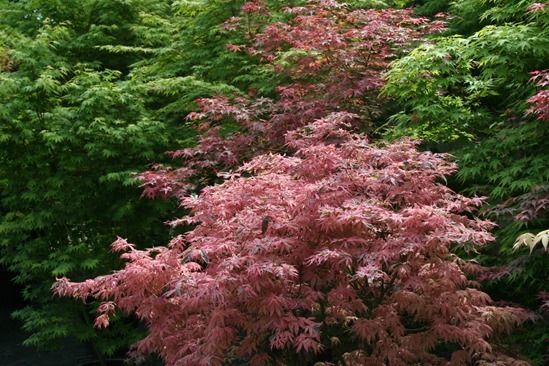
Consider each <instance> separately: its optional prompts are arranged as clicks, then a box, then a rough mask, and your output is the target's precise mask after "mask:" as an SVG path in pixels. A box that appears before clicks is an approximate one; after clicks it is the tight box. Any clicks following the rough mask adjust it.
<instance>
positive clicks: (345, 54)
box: [141, 1, 444, 197]
mask: <svg viewBox="0 0 549 366" xmlns="http://www.w3.org/2000/svg"><path fill="white" fill-rule="evenodd" d="M266 9H267V8H266V7H265V6H264V5H263V4H262V3H261V2H260V1H251V2H247V3H246V4H245V5H244V10H243V11H244V13H245V16H243V17H242V18H236V17H233V18H231V19H230V20H229V21H228V22H227V23H226V24H225V26H224V29H230V30H233V31H234V30H238V31H242V32H245V33H249V32H250V21H251V20H250V16H251V15H252V14H256V13H257V12H258V11H259V12H261V14H262V15H263V14H264V13H265V12H266V11H267V10H266ZM286 11H287V12H288V13H290V14H292V15H293V16H294V17H293V18H291V19H290V20H289V22H287V23H282V22H275V23H271V24H268V25H267V26H266V27H264V28H263V29H262V30H261V31H260V32H259V31H257V32H256V31H253V32H252V33H251V34H250V40H249V44H245V45H228V46H227V47H228V49H230V50H232V51H234V52H241V51H242V50H246V51H247V52H249V53H251V54H253V55H257V56H259V57H260V58H261V59H262V60H263V61H264V62H265V63H268V64H270V65H271V66H272V67H273V68H274V70H275V71H276V72H277V73H279V74H280V75H283V76H284V77H285V78H286V80H287V83H285V84H284V85H280V86H279V87H278V88H277V94H278V97H277V98H276V99H275V100H269V99H265V98H250V100H247V99H244V98H237V99H236V100H229V99H228V98H226V97H220V96H217V97H213V98H205V99H200V100H198V107H199V109H200V111H199V112H194V113H191V114H190V115H189V116H188V118H189V119H190V120H196V121H197V123H198V124H199V127H198V128H199V129H200V130H202V131H207V133H205V134H204V135H202V136H201V138H200V141H199V143H198V145H197V146H196V147H194V148H190V149H185V150H182V151H176V152H174V153H173V154H172V155H173V156H174V157H178V158H182V159H183V160H184V165H185V168H182V169H170V168H166V167H162V166H156V167H155V169H153V170H152V171H149V172H145V173H143V174H142V175H141V178H142V180H143V181H144V182H145V192H144V194H145V195H146V196H163V197H166V196H179V195H180V194H181V192H182V189H183V188H185V189H187V190H189V189H192V188H194V186H193V185H190V184H189V179H191V178H193V177H195V176H196V175H197V174H198V173H200V174H202V175H203V176H204V172H208V173H211V174H212V175H215V174H217V173H218V172H219V171H224V170H227V169H233V168H235V167H237V166H238V165H239V164H240V163H242V162H244V161H246V160H248V159H249V158H251V157H253V156H256V155H257V154H258V153H261V152H265V151H271V150H280V149H282V148H283V144H284V136H285V133H286V132H287V131H291V130H294V129H296V128H299V127H302V126H305V125H307V124H309V123H311V122H313V121H315V120H317V119H319V118H322V117H324V116H326V115H327V114H329V113H331V112H337V111H342V110H345V111H350V112H353V113H357V114H360V115H361V116H366V117H367V118H366V119H364V118H362V119H361V120H360V123H361V124H362V127H365V128H367V127H368V126H370V125H371V123H372V121H373V119H375V118H376V117H377V116H378V115H379V113H380V108H381V104H382V101H381V100H380V99H379V97H378V91H379V88H380V87H381V86H383V83H384V79H383V73H384V72H385V70H386V69H387V66H388V64H389V62H390V61H391V60H393V59H394V58H395V56H396V52H397V51H396V50H400V52H402V50H403V49H406V47H408V45H411V44H412V42H414V41H415V40H418V39H419V38H421V37H422V36H424V35H425V34H428V33H433V32H437V31H440V30H441V29H442V28H443V27H444V23H443V22H442V21H441V20H435V21H429V20H428V19H427V18H422V17H415V16H413V13H412V10H410V9H407V10H398V9H384V10H353V11H351V10H349V9H348V8H347V7H346V6H343V5H341V4H339V3H338V2H336V1H310V2H308V4H307V5H306V6H303V7H294V8H288V9H286ZM255 28H257V29H259V28H260V27H254V29H255ZM224 119H231V120H232V121H234V122H236V123H237V124H238V125H239V126H240V127H241V130H242V131H243V132H236V133H233V134H232V135H230V136H228V137H222V136H221V135H220V133H219V129H218V128H217V125H218V124H219V123H220V121H222V120H224ZM357 121H358V120H357ZM163 177H166V178H167V179H163ZM170 182H173V183H174V184H175V186H171V185H170ZM181 182H184V183H181ZM199 185H200V184H199Z"/></svg>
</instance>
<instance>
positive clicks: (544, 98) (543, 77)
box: [528, 70, 549, 121]
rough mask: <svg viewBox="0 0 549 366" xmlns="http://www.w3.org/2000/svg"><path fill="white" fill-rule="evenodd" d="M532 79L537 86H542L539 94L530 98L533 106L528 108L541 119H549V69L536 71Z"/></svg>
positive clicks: (529, 111) (529, 100) (529, 101)
mask: <svg viewBox="0 0 549 366" xmlns="http://www.w3.org/2000/svg"><path fill="white" fill-rule="evenodd" d="M531 75H532V78H531V79H530V80H531V81H532V82H533V83H535V84H536V85H537V86H539V87H540V88H542V90H540V91H538V92H537V94H535V95H534V96H532V97H531V98H530V99H528V103H530V104H531V105H532V107H531V108H530V109H529V110H528V113H531V114H533V115H535V116H536V117H537V119H539V120H540V121H549V89H547V88H548V87H549V70H541V71H534V72H532V73H531Z"/></svg>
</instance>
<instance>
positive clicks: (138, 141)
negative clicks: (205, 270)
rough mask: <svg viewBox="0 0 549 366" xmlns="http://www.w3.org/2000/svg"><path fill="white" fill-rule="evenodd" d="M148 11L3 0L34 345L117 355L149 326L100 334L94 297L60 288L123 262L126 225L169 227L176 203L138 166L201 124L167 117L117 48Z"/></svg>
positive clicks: (122, 4)
mask: <svg viewBox="0 0 549 366" xmlns="http://www.w3.org/2000/svg"><path fill="white" fill-rule="evenodd" d="M139 5H140V6H141V5H142V6H145V5H146V2H140V3H139ZM138 10H139V7H137V2H129V1H82V2H74V7H71V6H67V4H66V3H65V2H56V1H20V2H16V3H12V2H7V1H6V2H2V3H0V13H1V14H2V16H1V17H0V19H1V20H0V45H2V48H1V50H2V52H1V53H0V54H1V55H2V57H5V58H8V61H6V62H5V64H6V65H9V67H2V68H1V69H0V71H1V72H0V99H1V100H2V104H1V105H0V253H1V258H0V262H1V264H2V265H3V266H5V267H6V268H8V269H9V270H10V271H12V272H13V273H14V274H15V276H16V277H15V278H16V281H17V282H19V283H20V284H21V285H22V286H24V298H25V299H26V300H27V302H28V304H29V306H28V307H26V308H25V309H22V310H20V311H18V312H16V316H17V317H18V318H20V319H22V320H23V321H24V327H25V329H26V330H28V331H29V332H30V337H29V338H28V340H27V342H26V344H29V345H33V346H37V347H43V348H49V347H55V346H58V345H60V342H61V341H62V339H63V338H64V337H66V336H75V337H78V338H79V339H81V340H83V341H93V343H94V344H95V346H96V349H97V351H98V352H99V353H112V352H114V351H115V350H116V349H118V348H120V347H125V346H127V345H128V344H130V343H132V342H134V341H135V339H136V337H137V336H138V335H139V334H140V333H139V331H138V330H137V328H136V327H135V326H131V325H130V324H131V323H129V322H128V321H127V320H125V321H124V320H121V321H119V322H117V323H118V325H115V326H114V327H113V328H112V329H110V330H108V331H101V332H100V333H98V332H96V331H95V330H93V329H92V327H91V323H90V320H89V319H93V313H94V312H95V305H94V304H87V305H83V304H77V303H69V302H67V301H66V300H60V299H57V298H53V297H52V295H51V292H50V286H51V284H52V283H53V282H54V281H55V278H56V277H59V276H64V275H68V274H71V275H72V276H76V277H78V278H82V279H83V278H87V277H89V276H93V275H97V274H99V273H104V272H105V271H110V270H113V269H116V268H117V267H118V266H119V262H118V261H117V260H116V259H115V258H113V257H112V256H111V254H110V250H109V243H111V242H112V241H113V240H114V239H115V238H116V235H130V234H131V235H132V236H133V237H135V238H136V239H137V240H138V242H139V243H147V244H148V243H149V242H150V241H152V242H159V241H162V240H164V239H165V237H166V236H167V229H166V228H165V226H164V224H163V221H164V220H166V219H168V217H166V215H169V212H170V211H173V204H172V203H169V202H152V201H147V200H142V199H140V188H139V183H138V182H137V180H136V179H135V177H134V175H133V173H136V172H140V171H142V170H144V169H145V168H146V167H147V165H148V164H149V163H150V162H152V161H162V160H163V159H164V151H166V150H169V149H170V148H171V147H173V146H179V145H180V144H181V143H182V142H183V140H184V139H185V138H186V137H187V136H188V134H189V133H188V132H187V131H186V130H185V128H184V127H182V126H180V127H176V126H168V125H167V124H166V123H165V122H163V121H160V120H158V119H157V118H156V116H154V114H152V113H151V112H150V111H148V110H147V108H146V101H145V96H144V95H143V92H142V89H143V88H142V87H138V85H136V84H135V83H134V82H132V81H131V80H128V79H127V78H126V77H125V73H126V72H127V70H128V67H129V65H130V63H131V62H132V60H137V59H139V56H138V55H136V56H135V57H133V58H131V57H130V58H128V57H127V56H126V55H118V54H116V53H112V51H111V50H110V49H109V48H108V47H107V45H113V46H112V47H113V48H115V47H119V46H121V45H124V46H126V45H130V44H131V42H132V41H133V40H135V39H137V38H136V36H135V35H132V32H131V31H130V29H131V27H130V25H129V24H128V23H129V22H131V21H133V20H136V19H137V17H136V14H137V12H138ZM20 19H23V20H22V21H19V20H20ZM3 64H4V63H3ZM89 312H92V315H89V314H88V313H89Z"/></svg>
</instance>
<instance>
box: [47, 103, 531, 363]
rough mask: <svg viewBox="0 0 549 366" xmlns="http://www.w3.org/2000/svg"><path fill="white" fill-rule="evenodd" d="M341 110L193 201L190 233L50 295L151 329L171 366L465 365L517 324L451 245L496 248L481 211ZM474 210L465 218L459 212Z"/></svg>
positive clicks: (123, 248) (409, 145)
mask: <svg viewBox="0 0 549 366" xmlns="http://www.w3.org/2000/svg"><path fill="white" fill-rule="evenodd" d="M355 119H356V116H354V115H352V114H349V113H343V112H340V113H334V114H330V115H328V116H327V117H325V118H322V119H319V120H316V121H315V122H314V123H311V124H309V125H307V126H305V127H303V128H300V129H297V130H294V131H290V132H287V133H286V144H287V147H288V150H289V151H291V152H292V153H293V154H292V155H289V156H285V155H281V154H264V155H260V156H257V157H256V158H254V159H252V160H251V161H250V162H248V163H246V164H244V165H243V166H242V167H241V168H239V169H238V170H236V171H235V172H234V173H233V174H232V176H231V177H230V178H228V179H227V180H226V181H225V182H224V183H222V184H219V185H215V186H211V187H208V188H206V189H204V190H203V192H202V194H201V195H200V196H191V197H187V198H182V202H183V204H184V205H185V206H186V207H187V208H189V209H190V211H191V214H190V215H189V216H187V217H184V218H182V219H181V220H178V222H177V223H185V224H192V225H194V229H193V230H191V231H189V232H188V233H187V234H185V235H182V236H178V237H176V238H174V239H173V240H172V241H171V242H170V243H169V245H168V246H167V247H157V248H151V249H147V250H137V249H135V248H134V246H133V245H131V244H129V243H127V242H126V241H125V240H124V239H119V240H117V241H116V242H115V243H114V244H113V250H115V251H118V252H122V253H123V254H122V258H124V259H125V260H126V261H127V264H126V266H125V268H124V269H122V270H120V271H117V272H114V273H112V274H110V275H106V276H102V277H98V278H96V279H93V280H87V281H85V282H82V283H71V282H69V280H67V279H62V280H60V281H58V283H57V284H56V286H55V291H56V292H57V293H58V294H60V295H63V296H72V297H76V298H80V299H83V300H86V299H88V298H89V297H93V298H96V299H99V300H102V301H105V303H104V304H103V305H102V306H101V307H100V309H99V311H100V315H99V317H98V319H97V325H98V326H106V325H108V318H109V314H111V313H112V312H113V311H114V310H115V308H119V309H122V310H125V311H128V312H132V313H135V314H136V315H137V316H138V317H139V318H140V319H142V320H143V321H144V322H145V324H146V325H147V326H148V328H149V334H148V336H147V337H146V338H145V339H143V340H142V341H141V342H139V343H138V344H137V345H136V351H137V352H138V353H147V352H156V353H158V354H160V355H161V356H162V358H163V359H164V361H165V362H166V364H167V365H181V366H183V365H189V366H191V365H192V366H197V365H223V364H228V363H230V362H237V363H238V362H240V363H245V364H249V365H258V366H259V365H269V364H281V363H282V364H296V365H298V364H299V365H305V364H311V365H312V364H314V363H315V362H326V364H336V363H337V364H340V365H376V366H378V365H388V366H396V365H399V366H400V365H402V366H404V365H413V364H421V365H447V364H448V363H449V362H450V363H451V364H452V365H465V364H466V362H469V361H470V360H471V359H474V358H476V357H477V356H478V355H480V354H486V353H488V354H489V353H490V352H491V346H490V344H489V343H488V339H489V337H490V336H491V335H493V334H494V333H496V332H500V331H506V330H509V328H510V327H512V326H513V325H515V324H517V323H519V322H520V321H521V320H522V319H524V317H525V314H524V313H523V312H522V311H520V310H518V309H514V308H502V307H497V306H495V305H494V304H493V303H492V300H491V299H490V298H489V297H488V295H486V294H485V293H483V292H481V291H480V290H479V289H478V288H477V284H476V283H475V282H474V281H472V280H470V278H469V277H468V274H467V271H470V270H471V269H474V268H475V266H474V265H472V264H471V263H468V262H466V261H463V260H461V259H459V258H458V257H456V256H455V255H453V254H452V253H451V252H450V246H452V245H461V246H464V247H471V248H472V247H475V246H478V245H483V244H484V243H486V242H488V241H490V240H492V236H491V235H490V234H489V232H488V229H490V228H491V227H492V224H491V223H490V222H487V221H482V220H479V219H477V218H473V217H472V216H471V211H472V210H473V209H474V208H475V207H476V206H478V205H479V204H480V203H481V200H480V199H478V198H466V197H464V196H461V195H458V194H456V193H454V192H453V191H451V190H450V189H449V188H447V187H446V186H444V185H443V184H440V183H439V182H438V181H439V180H440V178H442V177H443V176H444V175H445V174H449V173H451V172H453V171H454V170H455V166H454V164H452V163H451V162H449V160H448V159H447V157H446V156H444V155H440V154H432V153H429V152H419V151H417V150H416V148H415V143H414V142H411V141H408V140H403V141H400V142H396V143H393V144H390V145H387V146H385V147H379V146H374V145H370V144H369V143H368V141H367V140H366V138H365V137H364V136H363V135H360V134H357V133H352V132H349V130H348V128H349V126H350V125H352V124H353V122H354V120H355ZM464 213H465V215H464Z"/></svg>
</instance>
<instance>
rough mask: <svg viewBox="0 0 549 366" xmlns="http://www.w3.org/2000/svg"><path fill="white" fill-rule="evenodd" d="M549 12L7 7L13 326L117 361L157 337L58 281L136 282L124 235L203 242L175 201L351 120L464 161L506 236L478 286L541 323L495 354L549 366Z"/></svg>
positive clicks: (120, 2)
mask: <svg viewBox="0 0 549 366" xmlns="http://www.w3.org/2000/svg"><path fill="white" fill-rule="evenodd" d="M68 3H70V4H68ZM287 8H291V9H293V10H292V11H287ZM548 8H549V6H548V5H547V4H546V3H543V2H536V1H531V0H520V1H516V0H515V1H513V0H464V1H455V2H452V1H448V0H426V1H421V0H417V1H405V0H401V1H381V0H372V1H369V0H357V1H347V2H335V1H299V0H295V1H275V0H269V1H250V2H245V1H233V0H211V1H200V0H196V1H171V0H160V1H153V0H83V1H70V2H66V1H55V0H21V1H7V0H0V96H1V98H0V145H1V146H0V253H1V256H0V263H1V264H2V266H3V267H4V268H6V269H7V270H9V271H10V273H12V274H13V276H14V280H15V281H16V282H17V283H19V284H20V285H21V286H23V288H24V290H23V294H24V297H25V300H26V303H27V304H28V305H27V306H26V307H25V308H23V309H21V310H19V311H17V312H16V313H15V314H14V316H16V317H18V318H19V319H21V320H22V321H23V323H24V328H25V330H27V331H28V333H29V338H28V340H27V342H26V343H27V344H28V345H29V346H37V347H43V348H44V347H45V348H48V347H55V346H61V345H62V341H63V339H64V338H65V337H67V336H71V337H77V338H78V339H80V340H82V341H84V342H91V343H92V344H93V345H94V348H95V350H96V352H97V354H98V357H100V355H108V354H112V353H114V352H115V351H117V350H125V349H127V347H128V346H129V345H130V344H132V343H134V342H135V341H137V340H138V339H141V338H142V337H143V336H144V335H145V334H146V328H147V326H148V327H149V329H151V323H148V324H145V325H146V326H144V325H143V324H142V323H140V322H139V321H138V320H137V319H136V318H135V317H134V316H132V315H123V314H122V313H112V311H111V310H110V308H108V311H106V310H105V308H102V309H103V310H102V311H103V313H108V314H109V315H110V317H109V318H110V326H109V327H108V328H107V329H101V330H98V329H94V328H93V326H92V324H93V322H94V318H95V316H96V309H97V307H98V306H99V302H97V301H96V300H94V299H92V298H91V297H87V296H86V297H84V298H83V300H84V301H77V300H72V299H69V298H61V297H57V296H53V295H52V294H51V290H50V288H51V286H52V284H53V283H54V282H55V280H56V278H60V277H69V278H70V279H71V280H73V281H83V280H85V279H88V278H93V277H96V276H98V275H102V274H108V273H110V272H112V271H113V270H117V269H120V268H123V267H124V264H123V262H121V261H120V260H119V259H118V258H117V256H116V255H113V254H112V253H111V249H110V247H109V245H108V244H109V243H110V242H112V241H113V239H114V238H116V236H117V235H118V236H121V237H128V238H130V239H131V241H132V242H133V243H135V244H136V247H137V248H144V247H151V246H156V245H164V244H165V243H167V242H169V241H170V239H172V240H173V238H174V237H176V235H177V234H179V233H183V232H187V231H189V230H190V229H192V228H193V227H194V226H193V225H194V224H189V223H187V222H185V223H183V224H182V221H181V220H175V221H172V223H173V225H171V226H170V225H165V224H164V222H165V221H167V220H173V219H174V218H175V217H178V216H181V214H182V213H186V212H187V211H186V210H183V209H181V208H178V203H179V202H178V200H185V199H186V197H187V196H188V195H189V194H199V193H200V192H201V191H202V190H203V189H204V187H207V186H209V185H212V184H216V183H221V182H222V181H223V180H224V179H226V178H227V176H219V175H218V173H220V172H222V171H229V170H234V169H237V168H238V167H239V166H240V165H241V164H242V163H245V162H247V161H249V160H250V159H252V158H254V157H255V156H257V155H260V154H265V153H275V154H282V155H285V156H286V155H289V156H291V155H293V154H296V150H295V149H292V148H289V147H288V145H287V142H288V140H287V138H285V133H286V132H288V131H293V130H295V129H299V128H302V127H303V126H306V125H309V124H310V123H312V122H313V121H316V120H318V119H321V118H324V117H326V116H328V115H330V113H332V112H341V111H348V112H352V113H353V114H355V115H357V116H358V117H357V118H356V119H353V122H350V125H351V126H352V128H354V131H355V132H358V133H367V134H368V135H369V136H370V138H371V139H372V140H373V141H374V143H378V144H380V146H381V145H383V144H385V143H388V141H393V140H395V139H399V138H402V137H412V138H419V139H421V140H422V144H421V146H420V148H421V149H422V150H427V151H428V150H430V151H433V152H437V153H438V152H444V153H451V154H452V155H453V156H454V157H455V161H456V162H457V164H458V165H459V170H458V171H457V172H456V173H455V174H453V175H451V176H449V177H448V180H447V182H446V183H447V185H448V186H449V187H450V188H452V189H453V190H455V191H457V192H459V193H461V194H464V195H466V196H475V195H478V196H484V197H487V198H486V200H485V201H484V205H483V207H482V210H481V212H480V215H481V216H482V218H483V219H490V220H493V221H494V222H495V223H496V224H497V228H496V229H495V231H494V234H495V236H496V240H495V241H494V242H493V243H492V244H490V245H487V246H484V247H482V248H477V249H476V250H475V251H467V250H465V249H466V248H463V247H460V248H457V247H456V248H454V253H455V254H457V255H459V256H461V257H462V258H463V259H473V260H475V261H476V263H479V264H481V265H482V266H484V268H483V269H482V270H480V269H477V270H475V271H473V272H475V277H476V279H477V280H478V281H479V282H482V286H483V290H484V291H486V292H487V293H488V294H489V295H490V296H491V297H492V298H493V299H494V300H496V301H498V303H497V304H498V305H513V306H522V307H524V308H526V309H528V310H529V311H530V318H531V319H533V321H528V322H526V323H524V325H523V326H522V327H521V328H518V329H516V330H515V331H514V332H513V333H512V334H511V335H510V336H505V337H499V338H493V339H492V340H491V342H493V344H494V348H496V349H498V350H501V353H503V354H507V355H509V356H514V357H516V358H519V359H520V358H522V359H525V360H527V361H528V362H530V363H531V364H533V365H542V364H544V362H547V348H548V346H549V344H548V342H547V340H548V339H549V333H548V331H547V329H549V327H548V320H547V301H548V300H549V299H548V297H547V293H548V292H549V255H548V254H547V241H548V240H549V234H547V232H545V234H544V233H543V230H545V229H548V228H549V215H548V211H549V183H548V182H549V171H548V169H547V167H549V153H548V152H547V148H546V146H547V143H546V141H547V139H548V138H549V136H548V134H549V124H548V122H549V117H548V112H547V102H548V96H547V86H548V85H549V81H548V76H547V72H548V71H547V69H548V68H549V66H548V59H549V27H548V23H549V10H548ZM441 12H442V13H443V14H442V13H441ZM443 21H444V22H446V25H444V24H443ZM166 151H170V152H171V153H169V154H168V155H166V154H165V152H166ZM172 158H175V161H173V160H172ZM273 159H274V158H273ZM311 161H313V160H311ZM280 163H281V164H283V162H282V161H281V162H280ZM315 164H320V163H319V162H318V161H315ZM353 164H355V163H353ZM351 165H352V164H351ZM275 170H276V169H275ZM143 185H144V191H143V187H142V186H143ZM142 192H144V194H145V195H146V196H148V197H155V198H158V197H160V198H164V199H145V198H141V196H142ZM224 194H226V195H227V196H230V194H234V193H232V192H231V191H228V192H227V193H224ZM166 198H167V199H166ZM173 198H175V200H174V199H173ZM260 208H261V207H260ZM261 209H263V208H261ZM271 216H274V215H268V214H266V215H265V216H264V220H263V223H261V224H259V225H260V226H262V229H261V232H262V233H263V234H265V232H266V231H267V230H268V229H269V225H271V223H270V221H269V220H270V219H269V218H271ZM271 219H272V218H271ZM235 230H238V229H235ZM540 232H542V233H541V234H540V235H538V236H535V235H536V234H538V233H540ZM529 233H531V234H529ZM520 235H522V236H520ZM519 236H520V238H521V239H520V240H519V241H518V242H517V238H518V237H519ZM458 241H459V240H458ZM514 244H517V245H514ZM522 244H524V245H522ZM528 246H530V251H529V249H528V248H527V247H528ZM465 247H467V245H466V246H465ZM199 254H200V253H199ZM153 257H154V256H153ZM199 257H200V255H199ZM202 257H203V255H202ZM206 259H207V260H210V259H211V258H206ZM201 261H202V262H201ZM203 261H204V258H201V259H199V260H198V262H199V263H202V265H203V264H204V263H203ZM475 266H476V264H475ZM470 275H472V274H470ZM384 292H385V290H384ZM98 297H99V298H102V296H98ZM126 310H132V309H131V306H130V308H127V307H126ZM137 315H138V317H139V318H146V317H143V316H141V315H140V314H137ZM102 319H103V320H104V318H102ZM96 324H97V323H96ZM102 324H104V323H101V322H99V325H102ZM416 325H417V324H416ZM304 328H305V327H304ZM420 328H421V327H420ZM348 343H349V344H351V343H352V341H350V340H348ZM458 343H459V342H458ZM462 343H463V342H462ZM446 346H447V345H446ZM448 347H449V346H448ZM448 347H447V348H448ZM313 348H314V347H312V348H311V350H312V349H313ZM442 348H444V347H442ZM305 349H306V350H310V349H309V348H307V347H305ZM343 349H346V348H345V347H344V348H343ZM147 350H152V351H155V350H156V351H157V349H155V348H154V347H149V348H147ZM437 352H438V353H437V357H438V356H441V355H442V356H441V357H444V354H445V352H446V353H448V354H449V353H451V352H452V350H451V347H449V348H448V349H438V350H437ZM334 354H335V353H334ZM342 354H343V351H342ZM165 357H167V359H169V357H171V355H168V356H165ZM288 357H290V356H288ZM296 357H297V356H296ZM299 357H302V356H299ZM299 357H298V358H297V361H296V360H294V361H293V362H306V360H309V359H308V358H307V357H305V358H299ZM258 362H259V361H258ZM357 362H358V361H357ZM388 362H389V361H388ZM391 362H392V361H391ZM395 362H396V361H395ZM433 362H435V361H433ZM456 362H457V361H456ZM483 362H490V361H489V360H484V361H483ZM493 362H496V361H493ZM499 362H505V361H501V360H500V361H499ZM509 362H511V361H509ZM390 364H392V363H390ZM395 364H397V363H395ZM486 364H489V363H486ZM494 364H495V363H494ZM508 364H509V365H511V364H512V363H508Z"/></svg>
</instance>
